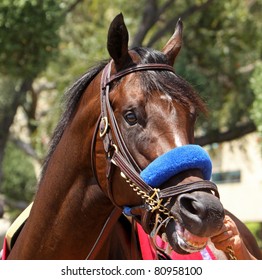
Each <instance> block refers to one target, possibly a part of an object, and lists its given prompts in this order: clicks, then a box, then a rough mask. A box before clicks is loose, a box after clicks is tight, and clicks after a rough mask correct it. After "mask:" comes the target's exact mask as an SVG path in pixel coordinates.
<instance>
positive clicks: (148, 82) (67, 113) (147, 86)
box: [41, 47, 206, 178]
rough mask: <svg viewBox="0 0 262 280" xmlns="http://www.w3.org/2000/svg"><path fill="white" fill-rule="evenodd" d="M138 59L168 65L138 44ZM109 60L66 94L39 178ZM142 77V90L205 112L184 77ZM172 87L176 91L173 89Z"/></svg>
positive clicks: (161, 56)
mask: <svg viewBox="0 0 262 280" xmlns="http://www.w3.org/2000/svg"><path fill="white" fill-rule="evenodd" d="M133 50H134V51H135V52H136V53H137V54H138V55H139V56H140V58H141V63H145V64H146V63H163V64H167V59H166V56H165V55H164V54H163V53H161V52H159V51H156V50H152V49H150V48H141V47H137V48H134V49H133ZM107 63H108V61H103V62H100V63H99V64H98V65H96V66H94V67H93V68H91V69H90V70H89V71H88V72H86V73H85V74H84V75H83V76H82V77H80V78H79V79H78V80H77V81H76V82H75V83H74V84H73V85H72V87H71V88H69V90H68V91H67V92H66V94H65V110H64V113H63V115H62V117H61V119H60V121H59V123H58V125H57V127H56V129H55V131H54V133H53V136H52V139H51V142H50V146H49V151H48V154H47V157H46V159H45V161H44V164H43V168H42V174H41V178H42V177H43V175H44V174H45V171H46V168H47V165H48V163H49V160H50V158H51V156H52V154H53V152H54V150H55V149H56V146H57V145H58V143H59V141H60V139H61V137H62V135H63V133H64V131H65V129H66V127H67V125H68V123H69V121H70V120H71V118H72V116H73V114H74V112H75V109H76V107H77V104H78V103H79V101H80V99H81V97H82V95H83V93H84V92H85V89H86V87H87V86H88V85H89V83H90V82H91V81H92V80H93V79H94V77H95V76H96V75H97V74H98V73H99V72H100V71H101V70H102V69H103V68H104V67H105V65H106V64H107ZM138 73H139V75H140V79H141V87H142V90H143V91H144V92H145V93H149V94H150V93H151V92H152V91H155V90H157V91H160V92H165V93H166V94H169V95H170V96H171V97H172V98H175V99H176V100H177V101H178V102H180V103H181V104H183V105H185V106H189V105H190V104H193V105H194V107H195V108H196V110H197V111H201V112H206V108H205V105H204V102H203V101H202V99H201V98H200V97H199V96H198V94H197V93H196V92H195V91H194V90H193V88H192V87H191V85H189V84H188V83H187V82H186V81H185V80H183V79H182V78H180V77H179V76H177V75H174V74H173V73H171V72H168V71H141V72H138ZM174 89H175V90H174Z"/></svg>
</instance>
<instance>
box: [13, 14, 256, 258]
mask: <svg viewBox="0 0 262 280" xmlns="http://www.w3.org/2000/svg"><path fill="white" fill-rule="evenodd" d="M181 44H182V22H181V21H178V23H177V26H176V29H175V32H174V34H173V36H172V37H171V38H170V40H169V41H168V42H167V43H166V45H165V46H164V48H163V50H162V51H161V52H160V51H156V50H152V49H148V48H142V47H136V48H134V49H131V50H129V49H128V31H127V28H126V25H125V23H124V19H123V16H122V14H119V15H118V16H116V17H115V19H114V20H113V21H112V23H111V25H110V28H109V31H108V41H107V49H108V52H109V55H110V60H108V61H105V62H101V63H100V64H99V65H97V66H95V67H93V68H92V69H91V70H89V71H88V72H87V73H86V74H85V75H83V76H82V77H81V78H80V79H79V80H78V81H77V82H76V83H75V84H74V85H73V86H72V88H71V89H70V90H69V91H68V95H67V97H68V101H67V107H66V110H65V113H64V115H63V116H62V118H61V121H60V122H59V124H58V126H57V128H56V130H55V132H54V135H53V138H52V141H51V145H50V149H49V153H48V155H47V158H46V160H45V163H44V166H43V170H42V175H41V178H40V181H39V186H38V191H37V193H36V196H35V200H34V203H33V205H32V208H31V211H30V214H29V216H28V218H27V221H26V222H25V225H24V226H23V228H22V230H21V232H20V233H19V235H18V237H17V239H16V242H15V244H14V245H13V248H12V250H11V252H10V254H9V256H8V259H141V258H142V256H141V248H140V247H139V244H138V243H137V242H136V241H137V235H136V231H135V230H134V229H135V228H136V225H140V226H141V227H142V229H143V230H144V231H145V232H146V233H147V234H149V236H150V237H152V239H153V237H154V235H156V234H157V235H160V236H164V237H165V238H166V240H167V242H168V243H169V244H170V246H171V248H172V250H174V251H176V252H178V253H179V254H188V253H190V252H194V251H198V250H200V249H201V248H203V247H205V246H206V244H207V241H208V239H209V237H210V236H212V235H214V234H215V233H216V232H217V231H218V230H219V229H220V227H221V226H222V224H223V219H224V215H225V211H224V208H223V206H222V204H221V202H220V200H219V194H218V191H217V187H216V185H215V184H214V183H212V182H211V181H210V180H209V177H210V161H209V160H208V159H207V156H206V155H205V153H204V152H203V149H202V148H201V147H197V145H194V144H193V143H194V124H195V121H196V117H197V114H198V113H200V112H203V113H206V108H205V105H204V103H203V101H202V100H201V98H200V97H199V96H198V94H197V93H196V92H195V91H194V90H193V88H192V87H191V86H190V85H189V84H188V83H187V82H186V81H185V80H183V79H182V78H181V77H179V76H178V75H177V74H176V73H175V71H174V68H173V64H174V62H175V59H176V57H177V55H178V53H179V50H180V48H181ZM182 153H184V154H182ZM194 153H196V154H194ZM193 154H194V156H193ZM199 155H200V156H199ZM201 157H202V158H204V159H203V160H204V163H201V159H199V158H201ZM170 158H171V159H172V160H171V163H170V165H169V164H167V165H166V163H167V162H168V161H170ZM195 158H197V160H196V159H195ZM182 161H183V163H182ZM174 162H178V163H176V164H175V166H173V165H174ZM188 162H189V164H188ZM151 164H153V167H152V165H151ZM154 164H155V166H154ZM181 166H182V167H181ZM162 168H164V171H163V172H162V171H161V172H162V173H161V172H160V171H159V170H162ZM148 170H149V174H148V173H146V172H147V171H148ZM170 170H172V172H171V174H169V175H168V177H166V174H167V173H170V172H169V171H170ZM159 172H160V173H159ZM145 173H146V174H145ZM162 177H164V179H162ZM152 178H153V179H152ZM159 178H160V179H161V180H160V181H159V182H158V183H156V181H158V180H159ZM150 179H152V180H151V181H152V182H150ZM149 182H150V183H149ZM155 183H156V186H154V184H155ZM122 213H124V215H123V214H122ZM237 223H238V224H239V225H240V227H239V228H241V232H242V234H243V238H244V240H245V242H246V245H247V247H248V249H249V250H250V252H251V253H252V254H254V256H257V251H256V250H257V249H256V248H255V249H253V247H254V246H253V239H252V242H250V241H248V239H250V238H253V237H250V233H249V232H248V231H247V230H246V228H244V225H243V224H242V223H240V222H237ZM242 228H244V230H242ZM157 250H158V251H157V252H158V254H159V256H162V257H163V258H164V253H163V252H161V250H160V249H159V248H157Z"/></svg>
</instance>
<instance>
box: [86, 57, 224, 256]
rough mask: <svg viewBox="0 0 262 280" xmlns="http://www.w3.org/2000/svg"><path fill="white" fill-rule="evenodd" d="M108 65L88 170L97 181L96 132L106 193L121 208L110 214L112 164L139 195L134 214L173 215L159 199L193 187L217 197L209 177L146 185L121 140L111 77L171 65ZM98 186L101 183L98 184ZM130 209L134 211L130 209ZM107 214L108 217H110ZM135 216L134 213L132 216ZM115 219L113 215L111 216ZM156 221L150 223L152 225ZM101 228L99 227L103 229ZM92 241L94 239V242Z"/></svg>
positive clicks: (103, 78) (114, 77) (93, 249)
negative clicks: (118, 67)
mask: <svg viewBox="0 0 262 280" xmlns="http://www.w3.org/2000/svg"><path fill="white" fill-rule="evenodd" d="M111 65H112V61H110V62H109V63H108V64H107V65H106V66H105V68H104V70H103V72H102V77H101V85H100V90H101V93H100V102H101V115H100V117H99V119H98V121H97V124H96V128H95V131H94V135H93V139H92V144H91V157H92V170H93V174H94V176H95V178H96V180H97V183H98V185H99V180H98V177H97V173H96V168H95V142H96V137H97V134H98V132H99V136H100V138H102V140H103V145H104V150H105V153H106V157H107V181H108V196H109V198H110V199H111V201H112V202H113V203H114V204H115V206H116V208H118V209H120V210H121V211H116V210H115V209H114V210H113V212H112V214H111V216H113V217H114V215H113V213H117V214H116V215H120V214H119V213H121V212H122V211H123V207H120V206H118V205H117V204H116V203H115V202H114V198H113V195H112V183H111V179H112V173H113V169H114V168H115V167H118V168H119V169H120V171H121V175H122V177H123V178H124V179H125V180H126V182H127V183H128V184H129V185H130V187H131V188H132V189H133V190H134V191H135V192H136V193H137V195H138V196H140V197H141V198H142V199H143V201H144V204H143V205H142V206H134V207H133V208H130V213H129V214H130V215H131V216H134V217H135V215H134V213H133V212H137V209H139V213H140V212H141V209H142V210H143V211H146V212H147V213H148V212H151V213H153V212H156V213H158V214H160V213H163V214H164V215H166V216H167V217H168V219H176V217H174V215H173V214H171V213H170V210H169V209H167V207H166V206H165V205H163V204H162V201H163V199H168V198H170V197H174V196H177V195H180V194H182V193H187V192H192V191H195V190H202V191H203V190H204V191H205V190H208V191H211V192H212V193H214V194H215V195H216V196H217V197H219V193H218V190H217V186H216V185H215V184H214V183H212V182H211V181H198V182H193V183H190V184H183V185H179V186H170V187H166V188H163V189H156V188H153V187H151V186H149V185H148V184H147V183H146V182H144V181H143V180H142V178H141V177H140V175H139V174H140V172H141V169H140V167H139V165H138V164H137V162H136V161H135V159H134V158H133V156H132V155H131V153H130V152H129V150H128V148H127V146H126V144H125V141H124V140H123V137H122V135H121V131H120V129H119V126H118V124H117V121H116V118H115V115H114V112H113V109H112V106H111V104H110V99H109V93H110V87H111V85H112V83H113V82H114V81H117V80H119V79H121V78H122V77H124V76H126V75H128V74H131V73H134V72H138V71H169V72H172V73H174V74H175V70H174V68H173V67H172V66H170V65H167V64H157V63H150V64H138V65H135V66H131V67H129V68H126V69H124V70H122V71H119V72H117V73H116V74H112V75H111ZM100 187H101V186H100ZM132 209H134V211H133V212H132ZM111 216H110V217H111ZM110 217H109V218H108V220H107V222H106V224H105V226H104V228H105V229H106V228H107V224H109V223H110V220H111V218H110ZM135 218H136V217H135ZM112 219H113V220H115V218H112ZM139 222H140V223H142V225H143V227H144V229H145V230H146V231H147V230H150V229H149V225H148V223H149V221H148V218H147V219H146V221H142V220H141V219H140V220H139ZM156 226H157V225H154V228H155V227H156ZM104 228H103V230H104ZM103 230H102V232H101V233H100V235H99V237H98V239H97V242H98V241H99V240H100V239H103V236H104V235H105V232H104V231H103ZM97 242H96V243H97ZM96 246H97V245H96V244H94V246H93V248H92V250H91V252H90V253H89V255H88V257H87V258H88V259H91V258H93V255H94V254H95V253H94V251H96V250H97V248H96Z"/></svg>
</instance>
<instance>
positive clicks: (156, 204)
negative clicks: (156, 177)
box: [121, 172, 175, 220]
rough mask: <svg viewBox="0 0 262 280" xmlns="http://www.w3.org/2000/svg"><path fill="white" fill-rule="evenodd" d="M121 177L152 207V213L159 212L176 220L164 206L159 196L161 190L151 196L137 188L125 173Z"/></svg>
mask: <svg viewBox="0 0 262 280" xmlns="http://www.w3.org/2000/svg"><path fill="white" fill-rule="evenodd" d="M121 176H122V177H123V178H124V179H125V181H126V182H127V183H128V184H129V186H130V187H131V188H132V189H133V191H134V192H135V193H136V194H137V195H138V196H140V197H141V198H142V199H143V200H144V201H145V202H146V203H147V204H148V205H149V206H150V207H151V212H154V211H156V210H158V211H159V212H161V213H163V214H164V215H166V216H168V217H169V218H172V219H174V220H175V217H174V216H173V215H171V214H170V211H169V210H168V209H167V208H166V207H165V206H164V205H162V199H159V195H158V193H159V192H160V190H159V189H155V190H154V193H153V194H152V195H151V196H149V195H148V194H146V193H145V192H144V191H142V190H141V189H140V188H139V187H138V186H136V185H135V184H134V183H133V182H132V181H131V180H130V179H128V178H127V177H126V175H125V174H124V173H123V172H121ZM155 197H156V199H155Z"/></svg>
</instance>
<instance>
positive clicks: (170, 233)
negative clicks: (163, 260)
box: [166, 191, 225, 254]
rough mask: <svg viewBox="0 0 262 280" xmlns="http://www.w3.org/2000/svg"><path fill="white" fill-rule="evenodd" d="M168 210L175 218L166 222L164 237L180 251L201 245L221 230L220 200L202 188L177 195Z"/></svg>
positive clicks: (222, 214)
mask: <svg viewBox="0 0 262 280" xmlns="http://www.w3.org/2000/svg"><path fill="white" fill-rule="evenodd" d="M170 212H171V214H173V215H174V216H176V217H177V220H176V221H175V220H171V221H170V222H169V223H168V225H167V227H166V235H167V239H168V242H169V244H170V245H171V247H172V248H173V249H174V250H175V251H177V252H178V253H181V254H186V253H190V252H194V251H199V250H200V249H201V248H202V247H205V245H206V242H207V240H208V238H209V237H211V236H213V235H215V234H217V233H218V231H219V230H220V229H221V227H222V225H223V220H224V216H225V214H224V208H223V206H222V204H221V202H220V200H219V199H218V198H217V197H216V196H214V195H212V194H210V193H208V192H204V191H194V192H192V193H186V194H181V195H179V196H178V197H177V200H176V202H175V203H174V205H173V206H172V208H171V211H170Z"/></svg>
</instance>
